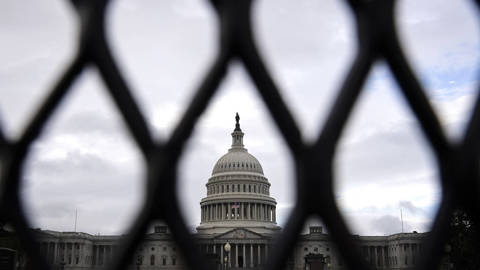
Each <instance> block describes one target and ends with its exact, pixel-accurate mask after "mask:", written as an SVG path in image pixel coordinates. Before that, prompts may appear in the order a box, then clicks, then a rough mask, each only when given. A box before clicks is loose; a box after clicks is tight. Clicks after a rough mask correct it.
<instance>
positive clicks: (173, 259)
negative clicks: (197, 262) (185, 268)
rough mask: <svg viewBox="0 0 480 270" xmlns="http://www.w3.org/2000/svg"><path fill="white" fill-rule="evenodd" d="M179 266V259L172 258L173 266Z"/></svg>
mask: <svg viewBox="0 0 480 270" xmlns="http://www.w3.org/2000/svg"><path fill="white" fill-rule="evenodd" d="M176 264H177V259H176V258H175V257H172V265H176Z"/></svg>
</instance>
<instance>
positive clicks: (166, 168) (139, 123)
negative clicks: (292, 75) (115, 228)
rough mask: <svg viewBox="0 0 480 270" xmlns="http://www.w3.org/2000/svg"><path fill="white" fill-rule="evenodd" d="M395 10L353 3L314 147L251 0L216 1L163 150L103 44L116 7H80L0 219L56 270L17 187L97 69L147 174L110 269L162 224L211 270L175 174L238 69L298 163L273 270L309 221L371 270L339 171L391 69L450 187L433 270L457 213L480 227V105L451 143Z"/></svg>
mask: <svg viewBox="0 0 480 270" xmlns="http://www.w3.org/2000/svg"><path fill="white" fill-rule="evenodd" d="M395 2H396V1H394V0H371V1H360V0H358V1H354V0H350V1H348V4H349V5H350V7H351V8H352V10H353V13H354V18H355V21H356V26H357V35H358V48H359V49H358V52H357V54H356V56H355V59H354V62H353V64H352V66H351V67H350V69H349V72H348V73H347V74H346V76H345V79H344V82H343V85H342V87H341V89H340V90H339V92H338V96H337V98H336V100H335V102H334V105H333V106H332V109H331V110H330V112H329V114H328V117H327V120H326V123H325V125H324V127H323V129H322V130H321V132H320V134H319V135H318V139H317V140H316V141H315V142H314V143H311V144H310V143H309V144H306V143H305V142H304V141H303V140H302V136H301V132H300V130H299V128H298V125H297V123H296V122H295V121H294V119H293V117H292V114H291V112H290V111H289V110H288V109H287V107H286V105H285V102H284V101H283V99H282V96H281V95H280V93H279V91H278V89H277V86H276V83H275V81H274V80H273V78H272V77H271V76H270V75H269V72H268V70H267V68H266V67H265V65H264V63H263V61H262V57H261V55H260V54H259V52H258V51H257V50H256V45H255V42H254V39H253V35H252V30H251V22H250V15H251V14H250V11H251V4H252V1H251V0H246V1H237V0H212V1H211V3H212V5H213V6H214V9H215V11H216V13H217V15H218V22H219V28H220V33H219V40H218V42H219V49H218V53H217V54H216V56H215V60H214V61H213V63H212V65H211V66H210V68H209V69H208V70H207V71H206V75H205V77H204V79H203V81H202V82H201V83H200V84H199V85H198V87H197V90H196V92H195V94H194V97H193V99H192V101H191V103H190V104H189V106H188V107H186V108H185V113H184V115H183V116H182V117H181V120H180V122H179V124H178V125H177V127H176V128H175V129H174V131H173V132H172V134H171V136H170V137H169V138H168V139H167V140H165V141H155V140H154V139H153V138H152V135H151V131H150V129H149V127H148V125H147V123H146V120H145V118H144V117H143V116H142V114H141V113H140V109H139V107H138V106H137V103H136V101H135V99H134V98H133V97H132V92H131V90H130V88H129V86H128V84H127V82H126V81H125V79H124V78H123V77H122V75H121V74H120V72H119V70H118V68H117V64H116V60H115V58H114V57H113V56H112V54H111V51H110V49H109V45H108V44H107V42H106V38H105V28H104V21H105V16H106V14H107V12H106V11H107V6H108V5H107V4H108V1H106V0H104V1H85V0H72V4H73V6H74V9H75V10H76V11H77V14H78V17H79V21H80V24H81V27H80V31H79V35H80V36H79V39H78V51H77V54H76V55H75V57H74V58H73V59H72V60H71V62H70V64H69V65H68V66H67V67H66V69H65V71H64V72H63V73H62V74H60V75H59V76H58V81H57V83H56V84H55V85H54V87H53V88H52V89H51V90H50V92H49V94H48V97H47V98H46V100H45V101H44V102H43V103H42V105H41V106H40V108H39V109H38V110H37V113H36V114H35V115H34V117H33V119H32V120H31V121H30V122H29V123H28V125H27V127H26V128H25V130H24V131H23V133H22V135H21V136H20V137H19V139H18V140H10V139H8V140H7V139H6V138H5V136H3V132H2V133H0V134H1V135H2V136H0V145H1V183H0V185H1V186H0V187H1V188H0V191H1V194H0V196H1V197H0V211H1V215H0V216H1V219H2V222H8V223H10V224H12V226H13V227H14V229H15V230H16V232H17V233H18V237H19V240H20V242H21V243H22V245H23V247H24V248H25V250H26V253H27V255H28V256H29V258H30V260H31V262H32V263H33V264H34V265H35V267H36V269H48V266H47V263H46V260H45V258H43V257H42V255H41V254H40V253H39V252H38V249H37V247H36V244H35V242H34V239H33V237H32V232H31V231H30V230H29V229H28V223H27V221H26V218H25V214H24V211H23V209H22V208H21V204H20V202H19V186H20V184H21V183H20V182H21V179H23V174H24V170H23V166H24V163H25V158H26V156H27V154H28V152H29V151H30V148H31V146H32V143H33V142H34V141H35V140H36V139H37V138H38V136H39V135H40V134H41V133H42V131H43V128H44V126H45V124H46V122H47V121H48V120H49V119H50V118H51V116H52V115H54V114H55V110H56V109H57V107H58V105H59V103H60V102H61V101H62V99H63V98H64V97H65V95H66V94H67V93H68V92H69V91H71V85H72V83H73V82H74V81H75V80H76V79H77V77H78V76H79V74H80V73H81V72H82V70H83V69H84V68H85V67H86V66H87V65H90V66H94V67H95V68H97V69H98V71H99V73H100V75H101V77H102V79H103V81H104V82H105V84H106V86H107V92H108V93H109V94H110V96H111V98H112V100H113V101H114V103H115V104H116V106H117V107H118V109H119V111H120V114H121V116H122V117H123V118H124V121H125V123H126V124H127V126H128V130H129V131H130V133H131V135H132V137H133V139H134V141H135V142H136V144H137V147H138V149H139V152H140V153H141V154H142V156H143V158H144V161H145V164H146V168H147V181H146V182H147V183H146V185H147V187H146V190H147V195H146V198H145V207H144V208H142V209H141V211H140V213H139V215H138V217H137V219H136V222H135V224H134V225H133V227H132V228H131V229H130V231H129V234H128V235H126V236H125V237H124V238H123V240H122V241H123V242H122V243H121V244H120V245H119V250H118V252H117V253H116V254H117V255H116V256H117V257H116V259H115V260H114V263H113V265H111V266H110V269H124V268H126V267H127V266H128V265H129V263H130V262H131V259H132V256H133V254H134V252H135V250H136V247H137V245H138V243H139V242H140V241H141V240H142V237H143V235H144V232H145V230H146V229H147V228H148V227H149V224H150V222H151V221H152V220H155V219H163V220H165V222H166V223H167V224H168V225H169V227H170V229H171V231H172V234H173V236H174V239H175V241H176V243H177V245H178V247H179V248H180V249H181V250H182V251H183V252H184V256H185V261H186V263H187V266H188V267H189V268H190V269H208V264H206V263H204V262H205V260H204V258H203V257H202V256H200V255H199V253H197V252H195V249H194V248H195V247H194V246H193V245H194V244H193V239H192V238H191V236H190V234H189V233H188V228H187V226H186V224H185V221H184V220H183V217H182V216H181V215H180V209H179V204H178V198H177V196H176V192H175V186H176V185H175V182H176V181H177V171H176V169H177V167H178V162H179V160H180V157H181V156H182V153H183V151H184V147H185V143H186V141H187V140H188V138H189V137H190V136H191V133H192V131H193V128H194V126H195V124H196V122H197V120H198V118H199V117H200V115H201V114H202V113H203V112H204V111H205V109H206V108H207V106H208V102H209V101H210V100H211V98H212V96H213V95H214V94H215V93H216V91H217V88H218V85H219V84H220V82H221V81H222V80H223V79H224V77H225V75H226V72H227V71H228V69H227V66H228V65H229V63H230V62H231V61H232V60H238V61H239V62H241V63H242V65H244V66H245V69H246V70H247V72H248V74H249V76H250V77H251V79H252V81H253V82H254V84H255V86H256V87H257V91H258V93H259V95H260V96H261V98H262V100H263V102H264V104H265V106H266V108H268V111H269V112H270V114H271V116H272V119H273V121H274V122H275V124H276V125H277V127H278V129H279V131H280V134H281V136H282V137H283V138H284V140H285V142H286V145H287V146H288V148H289V150H290V153H291V155H292V157H293V160H295V166H296V179H295V183H296V185H297V194H298V196H297V204H296V206H295V208H294V210H293V212H292V213H293V215H292V216H291V217H290V219H289V221H288V222H287V225H286V226H285V229H284V230H283V232H282V234H281V237H279V239H278V241H277V243H276V245H275V247H274V248H273V250H270V256H269V260H270V263H269V265H267V266H266V267H267V269H281V268H282V267H283V266H284V265H285V264H286V263H287V259H288V255H289V254H290V252H291V250H292V248H293V245H294V243H295V241H296V240H297V235H298V233H299V232H300V231H301V229H302V226H303V224H304V221H305V219H306V218H307V217H309V216H311V215H318V216H319V217H320V218H321V219H322V221H323V222H324V223H325V226H326V228H327V229H328V231H329V233H330V235H331V237H332V241H334V242H335V244H336V246H337V247H338V250H339V251H340V253H341V256H342V257H343V259H344V260H345V265H346V266H347V267H348V268H350V269H371V267H370V266H368V265H367V263H365V261H364V258H363V257H362V255H361V254H360V253H359V252H357V251H356V250H357V249H355V248H352V246H355V245H356V243H355V242H354V240H353V239H352V237H351V235H350V232H349V230H348V229H347V226H346V224H345V222H344V220H343V219H342V217H341V215H340V213H339V210H338V208H337V207H336V204H335V198H334V194H333V181H334V179H333V174H332V165H333V164H332V163H333V161H332V160H333V157H334V154H335V146H336V144H337V143H338V141H339V139H340V137H341V134H342V130H343V128H344V126H345V123H346V120H347V119H348V117H349V115H350V113H351V111H352V108H353V105H354V104H355V102H356V101H357V97H358V95H359V93H360V91H361V89H362V85H363V84H364V82H365V80H366V77H367V74H368V72H369V70H370V69H371V67H372V64H373V63H374V62H375V61H377V60H378V59H384V60H385V62H386V63H387V64H388V67H389V69H390V70H391V71H392V73H393V75H394V77H395V79H396V81H397V83H398V85H399V86H400V88H401V93H402V94H403V95H404V96H405V98H406V100H407V103H408V106H409V107H410V108H411V110H412V111H413V113H414V115H415V117H416V118H417V120H418V122H419V123H420V126H421V130H422V132H423V133H424V135H425V137H426V138H427V140H428V142H429V144H430V145H431V147H432V149H433V152H434V154H435V157H436V161H437V163H438V167H439V170H440V177H441V186H442V192H443V196H442V201H441V203H440V206H439V211H438V214H437V216H436V218H435V220H434V223H433V227H432V231H431V233H430V234H429V236H428V239H427V243H426V246H425V253H424V256H423V257H422V258H421V261H420V262H419V264H418V266H417V268H418V269H432V268H436V266H438V265H439V263H440V260H441V257H442V252H443V247H444V244H445V241H446V238H447V227H448V221H449V217H450V215H451V213H452V210H453V209H454V208H456V207H462V208H465V209H467V210H469V211H470V212H471V213H472V215H473V218H474V219H475V220H476V221H478V220H479V213H480V212H479V209H478V207H479V206H480V202H479V198H480V196H478V191H479V185H478V176H479V175H478V173H479V168H478V165H479V164H478V158H479V147H478V139H477V138H478V137H479V135H480V134H479V132H480V126H479V124H480V119H478V118H479V117H480V104H479V103H478V102H477V103H476V105H475V109H474V112H473V115H472V118H471V119H469V120H467V121H468V124H467V129H466V132H465V135H464V136H463V139H462V140H461V141H460V142H459V143H456V144H452V143H450V142H449V141H448V140H447V138H446V136H445V134H444V132H443V130H442V128H441V126H440V123H439V121H438V119H437V117H436V115H435V113H434V111H433V110H432V107H431V106H430V104H429V102H428V100H427V98H426V95H425V92H424V90H423V89H422V85H421V84H420V83H419V82H418V80H417V79H416V77H415V74H414V73H413V72H412V70H411V68H410V67H409V65H408V62H407V60H406V58H405V57H404V55H403V53H402V51H401V48H400V45H399V42H398V39H397V37H396V34H395V33H396V31H395V25H394V12H393V7H394V3H395Z"/></svg>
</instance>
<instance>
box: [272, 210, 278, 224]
mask: <svg viewBox="0 0 480 270" xmlns="http://www.w3.org/2000/svg"><path fill="white" fill-rule="evenodd" d="M273 222H275V223H277V208H276V207H274V208H273Z"/></svg>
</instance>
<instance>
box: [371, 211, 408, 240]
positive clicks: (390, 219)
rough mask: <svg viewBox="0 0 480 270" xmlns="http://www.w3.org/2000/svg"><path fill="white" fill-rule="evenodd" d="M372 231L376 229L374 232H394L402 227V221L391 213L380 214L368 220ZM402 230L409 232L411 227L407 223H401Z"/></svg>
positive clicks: (387, 233)
mask: <svg viewBox="0 0 480 270" xmlns="http://www.w3.org/2000/svg"><path fill="white" fill-rule="evenodd" d="M369 225H370V227H371V228H372V231H376V233H375V234H386V235H389V234H395V233H398V232H399V231H400V230H399V229H401V227H402V221H401V220H400V219H399V218H398V217H394V216H391V215H385V216H381V217H379V218H376V219H374V220H372V222H370V224H369ZM403 230H404V232H411V231H412V227H411V226H410V225H408V224H403Z"/></svg>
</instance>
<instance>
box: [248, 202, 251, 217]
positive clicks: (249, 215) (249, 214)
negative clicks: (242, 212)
mask: <svg viewBox="0 0 480 270" xmlns="http://www.w3.org/2000/svg"><path fill="white" fill-rule="evenodd" d="M250 209H251V208H250V203H247V219H252V215H251V212H250Z"/></svg>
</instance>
